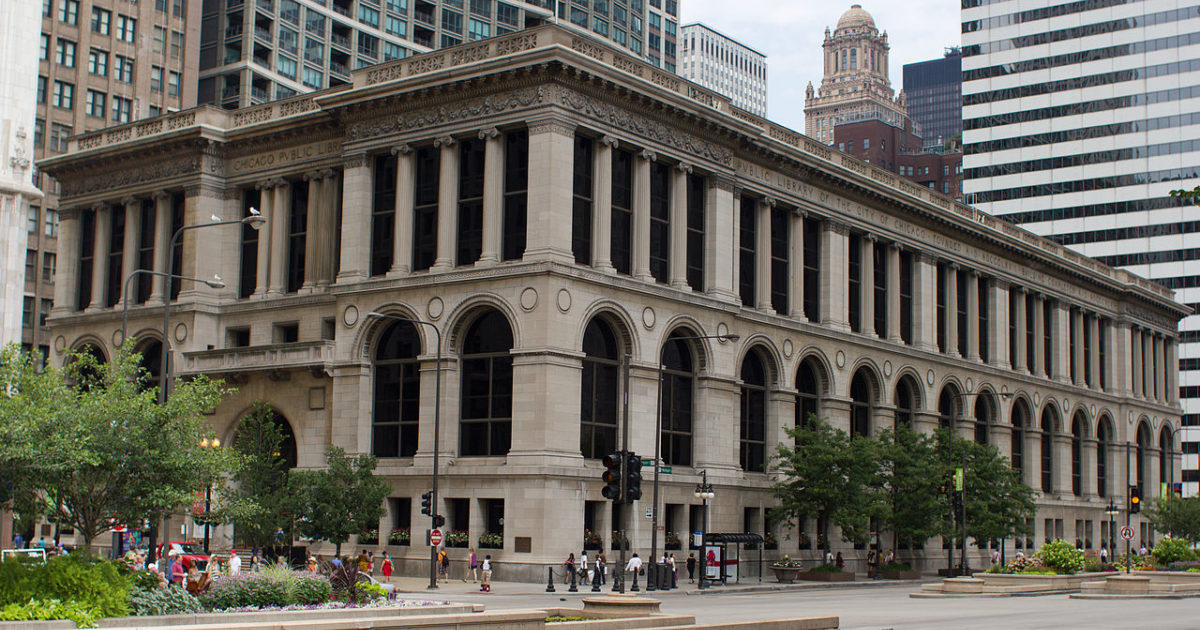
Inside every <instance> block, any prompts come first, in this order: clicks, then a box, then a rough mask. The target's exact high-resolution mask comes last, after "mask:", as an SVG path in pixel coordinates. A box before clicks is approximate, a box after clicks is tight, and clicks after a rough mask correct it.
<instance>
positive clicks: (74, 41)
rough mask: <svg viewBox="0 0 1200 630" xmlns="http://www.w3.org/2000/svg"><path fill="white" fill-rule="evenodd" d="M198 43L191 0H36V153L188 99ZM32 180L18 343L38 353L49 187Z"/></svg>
mask: <svg viewBox="0 0 1200 630" xmlns="http://www.w3.org/2000/svg"><path fill="white" fill-rule="evenodd" d="M18 4H20V2H18ZM35 32H36V31H35ZM199 41H200V0H143V1H141V2H136V1H130V0H43V2H42V5H41V29H40V33H38V37H37V41H36V43H35V45H36V46H37V48H36V49H34V50H36V51H37V52H36V54H35V56H34V57H33V59H32V60H31V64H36V67H37V89H36V107H37V118H36V122H35V123H34V127H33V147H34V157H35V159H41V158H43V157H49V156H53V155H57V154H59V153H62V152H63V151H66V148H67V138H68V137H69V136H72V135H76V134H81V133H86V132H90V131H95V130H98V129H102V128H104V127H107V126H111V125H119V124H123V123H128V122H132V121H136V120H139V119H142V118H151V117H154V116H158V115H159V114H164V113H167V112H169V111H174V110H179V109H187V108H190V107H194V106H195V105H196V76H197V74H196V69H197V65H198V54H197V53H198V49H199ZM10 60H11V58H7V57H6V58H5V59H4V61H3V63H4V64H6V65H7V64H9V62H10ZM126 133H128V132H126ZM139 133H145V132H144V131H140V132H139ZM32 180H33V182H34V183H35V184H36V185H37V186H38V187H39V188H41V189H42V190H43V191H44V192H45V193H46V196H45V198H44V199H43V200H42V202H40V203H35V204H34V205H32V206H31V207H30V212H29V215H28V217H27V218H26V221H25V229H26V231H27V234H28V244H27V246H26V248H25V252H24V257H25V266H24V268H25V291H24V300H23V301H24V304H23V307H22V316H23V320H24V324H23V327H22V334H21V342H22V344H23V345H25V346H26V347H28V348H32V349H40V350H41V351H42V352H43V353H46V352H47V351H48V350H49V345H50V338H49V336H48V332H47V330H46V328H45V321H46V317H47V316H48V315H49V314H50V308H51V306H52V302H53V299H54V277H55V270H56V266H57V260H58V252H57V243H58V222H59V218H58V217H59V212H58V185H57V183H56V182H54V181H53V180H51V179H49V178H47V177H43V176H41V175H40V174H38V173H37V171H36V169H35V170H34V174H33V177H32ZM112 217H113V219H112V224H111V225H109V226H107V227H108V233H109V234H111V235H112V237H111V238H110V246H111V251H112V252H113V253H114V254H115V255H118V256H119V255H120V253H121V251H122V248H123V247H125V246H126V245H127V243H126V242H125V238H124V233H123V231H124V228H125V224H126V221H125V213H124V212H120V213H116V212H114V213H112ZM128 245H129V246H130V247H132V246H134V245H136V243H128Z"/></svg>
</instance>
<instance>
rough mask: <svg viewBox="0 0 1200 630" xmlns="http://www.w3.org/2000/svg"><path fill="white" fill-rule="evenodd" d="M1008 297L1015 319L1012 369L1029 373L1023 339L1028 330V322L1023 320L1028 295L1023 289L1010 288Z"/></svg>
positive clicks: (1027, 347)
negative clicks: (1010, 298) (1010, 300)
mask: <svg viewBox="0 0 1200 630" xmlns="http://www.w3.org/2000/svg"><path fill="white" fill-rule="evenodd" d="M1010 295H1011V296H1012V300H1013V302H1014V305H1013V313H1014V314H1015V315H1016V317H1017V321H1016V325H1017V326H1016V339H1015V340H1013V341H1014V342H1015V343H1016V345H1015V346H1013V361H1014V363H1013V366H1012V369H1013V370H1014V371H1016V372H1029V371H1030V370H1029V357H1028V356H1027V355H1026V351H1027V350H1028V349H1029V346H1028V345H1027V344H1026V343H1025V337H1026V335H1027V331H1028V330H1029V328H1028V326H1029V322H1028V321H1027V320H1026V319H1025V300H1026V299H1028V297H1029V294H1028V293H1026V292H1025V289H1024V288H1017V287H1012V288H1011V289H1010Z"/></svg>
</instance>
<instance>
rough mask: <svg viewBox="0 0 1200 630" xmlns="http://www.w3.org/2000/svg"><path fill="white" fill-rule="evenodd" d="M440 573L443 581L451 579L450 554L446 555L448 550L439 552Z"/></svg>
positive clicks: (443, 548) (444, 549) (443, 549)
mask: <svg viewBox="0 0 1200 630" xmlns="http://www.w3.org/2000/svg"><path fill="white" fill-rule="evenodd" d="M438 571H439V572H440V573H441V576H442V580H448V579H450V554H448V553H446V548H445V547H442V550H441V551H440V552H438Z"/></svg>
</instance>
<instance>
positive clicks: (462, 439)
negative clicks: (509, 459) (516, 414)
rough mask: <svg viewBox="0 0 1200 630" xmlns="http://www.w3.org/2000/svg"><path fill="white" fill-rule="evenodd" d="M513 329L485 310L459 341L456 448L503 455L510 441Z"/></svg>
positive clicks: (503, 320) (468, 451)
mask: <svg viewBox="0 0 1200 630" xmlns="http://www.w3.org/2000/svg"><path fill="white" fill-rule="evenodd" d="M512 345H513V338H512V329H511V328H509V326H508V321H507V320H506V319H505V318H504V316H503V315H501V314H500V313H499V312H498V311H488V312H487V313H485V314H483V315H481V316H480V317H479V318H478V319H476V320H475V322H474V323H473V324H471V327H470V328H468V329H467V334H466V335H465V336H464V338H463V345H462V404H461V406H462V421H461V429H460V431H459V442H458V449H459V452H460V453H462V454H463V455H464V456H467V455H505V454H507V453H508V449H509V447H510V446H511V444H512V370H513V360H512V353H511V350H512Z"/></svg>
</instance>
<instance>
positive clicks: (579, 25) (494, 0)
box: [197, 0, 679, 109]
mask: <svg viewBox="0 0 1200 630" xmlns="http://www.w3.org/2000/svg"><path fill="white" fill-rule="evenodd" d="M197 1H198V0H197ZM203 1H204V18H203V27H202V34H201V40H202V42H201V47H200V48H201V49H200V86H199V87H200V90H199V93H200V102H201V103H214V104H219V105H220V106H222V107H224V108H226V109H234V108H238V107H248V106H251V105H257V104H259V103H265V102H267V101H271V100H275V99H280V98H287V97H289V96H293V95H295V94H300V93H302V92H311V91H313V90H319V89H321V88H326V87H332V86H335V85H341V84H345V83H349V82H350V72H351V71H352V70H356V69H358V68H362V67H365V66H369V65H372V64H376V63H380V62H382V61H387V60H390V59H402V58H404V57H408V56H409V55H412V54H416V53H423V52H429V51H431V50H434V49H437V48H445V47H448V46H454V45H456V44H461V43H463V42H469V41H474V40H480V39H484V38H486V37H491V36H493V35H503V34H505V33H511V32H513V31H518V30H521V29H523V28H532V27H534V26H538V25H540V24H543V23H546V22H557V23H559V24H561V25H563V26H565V27H568V28H570V29H572V30H575V31H578V32H582V33H586V34H587V35H589V36H591V37H595V38H600V39H604V40H608V41H610V42H612V43H615V44H617V45H618V46H621V47H624V48H625V49H627V50H628V51H629V52H630V53H631V54H633V55H634V56H636V57H638V58H639V59H644V60H646V61H649V62H651V63H653V64H654V65H657V66H660V67H663V68H665V69H667V70H670V71H672V72H674V71H675V63H676V49H675V44H676V38H677V31H678V24H679V17H678V16H679V2H678V0H597V1H596V2H587V1H586V0H583V1H581V0H203Z"/></svg>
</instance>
